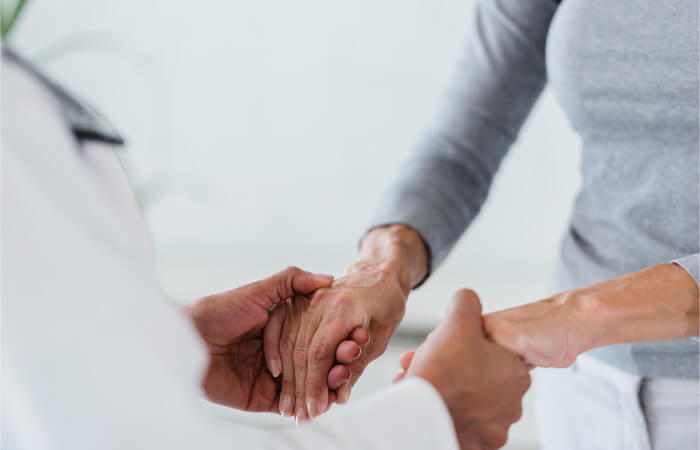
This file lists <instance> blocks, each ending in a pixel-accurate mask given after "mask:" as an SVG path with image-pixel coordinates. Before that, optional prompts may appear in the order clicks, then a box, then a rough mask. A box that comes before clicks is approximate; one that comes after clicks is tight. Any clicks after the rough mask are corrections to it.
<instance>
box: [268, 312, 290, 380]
mask: <svg viewBox="0 0 700 450" xmlns="http://www.w3.org/2000/svg"><path fill="white" fill-rule="evenodd" d="M286 313H287V305H286V304H278V305H276V307H275V308H274V309H273V310H272V312H270V318H269V319H268V321H267V324H266V325H265V328H264V329H263V351H264V352H265V363H266V364H267V368H268V370H269V371H270V373H271V374H272V376H273V377H275V378H277V377H278V376H280V374H281V373H282V357H281V356H280V336H281V335H282V325H283V324H284V317H285V315H286Z"/></svg>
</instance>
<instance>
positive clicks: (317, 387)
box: [306, 378, 327, 394]
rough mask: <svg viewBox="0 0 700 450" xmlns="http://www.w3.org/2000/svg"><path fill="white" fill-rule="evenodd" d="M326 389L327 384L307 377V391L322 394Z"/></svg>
mask: <svg viewBox="0 0 700 450" xmlns="http://www.w3.org/2000/svg"><path fill="white" fill-rule="evenodd" d="M324 389H327V386H326V385H325V384H322V383H319V382H318V381H316V380H312V379H310V378H307V379H306V391H307V392H308V393H310V394H320V393H321V392H323V390H324Z"/></svg>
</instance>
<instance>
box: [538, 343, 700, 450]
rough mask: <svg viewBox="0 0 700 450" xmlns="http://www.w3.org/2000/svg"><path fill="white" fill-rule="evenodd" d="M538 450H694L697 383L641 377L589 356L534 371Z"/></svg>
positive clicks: (698, 443)
mask: <svg viewBox="0 0 700 450" xmlns="http://www.w3.org/2000/svg"><path fill="white" fill-rule="evenodd" d="M536 372H537V373H536V374H535V377H534V380H535V389H536V410H537V422H538V428H539V431H540V440H541V443H542V447H541V448H542V450H698V449H700V434H699V433H698V429H699V428H700V424H699V420H700V413H699V411H700V401H699V394H700V391H699V389H698V380H680V379H660V378H655V379H645V378H641V377H638V376H634V375H631V374H628V373H626V372H623V371H621V370H618V369H616V368H614V367H612V366H610V365H608V364H606V363H603V362H601V361H598V360H596V359H594V358H592V357H590V356H586V355H583V356H581V357H579V359H578V360H577V361H576V363H575V364H574V365H573V366H571V367H570V368H568V369H537V371H536Z"/></svg>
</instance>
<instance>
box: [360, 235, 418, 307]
mask: <svg viewBox="0 0 700 450" xmlns="http://www.w3.org/2000/svg"><path fill="white" fill-rule="evenodd" d="M429 255H430V254H429V251H428V247H427V246H426V244H425V242H424V241H423V238H422V237H421V236H420V234H419V233H418V232H417V231H416V230H414V229H413V228H411V227H409V226H407V225H403V224H396V225H389V226H385V227H379V228H375V229H374V230H372V231H370V232H369V233H368V234H367V235H366V236H365V238H364V239H363V240H362V244H361V246H360V255H359V258H358V261H357V263H356V264H355V265H359V266H363V265H364V266H367V265H369V266H372V267H374V268H376V269H378V270H381V271H382V272H384V274H385V275H387V276H389V277H391V278H394V279H396V280H397V282H398V283H399V285H400V287H401V289H402V291H403V292H404V294H406V295H408V293H409V292H410V290H411V288H412V287H413V286H416V285H417V284H419V283H420V282H421V281H422V280H423V279H425V277H426V276H427V275H428V270H429V258H430V256H429ZM351 267H352V266H351Z"/></svg>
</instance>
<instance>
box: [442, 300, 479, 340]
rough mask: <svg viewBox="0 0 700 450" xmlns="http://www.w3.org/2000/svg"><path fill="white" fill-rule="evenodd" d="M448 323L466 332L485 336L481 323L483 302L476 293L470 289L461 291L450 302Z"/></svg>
mask: <svg viewBox="0 0 700 450" xmlns="http://www.w3.org/2000/svg"><path fill="white" fill-rule="evenodd" d="M446 320H447V323H448V324H449V325H451V326H457V327H459V328H460V329H463V330H465V331H466V332H468V333H469V332H471V333H478V334H479V335H481V336H483V325H482V321H481V301H480V300H479V297H478V296H477V295H476V292H474V291H472V290H470V289H460V290H459V291H457V292H456V293H455V294H454V295H453V296H452V300H451V301H450V306H449V307H448V308H447V319H446Z"/></svg>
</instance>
